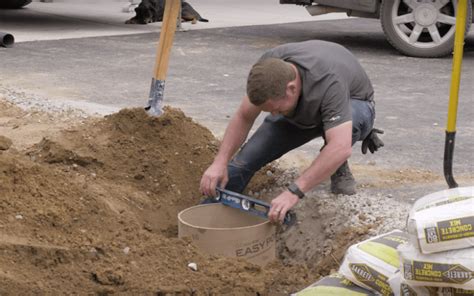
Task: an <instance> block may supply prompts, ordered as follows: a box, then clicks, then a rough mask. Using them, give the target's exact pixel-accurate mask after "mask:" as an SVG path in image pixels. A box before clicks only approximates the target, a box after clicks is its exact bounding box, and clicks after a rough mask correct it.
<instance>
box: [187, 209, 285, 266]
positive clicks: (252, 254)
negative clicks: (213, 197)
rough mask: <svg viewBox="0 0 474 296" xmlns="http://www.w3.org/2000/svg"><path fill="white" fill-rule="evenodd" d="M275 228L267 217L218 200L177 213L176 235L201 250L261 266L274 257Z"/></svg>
mask: <svg viewBox="0 0 474 296" xmlns="http://www.w3.org/2000/svg"><path fill="white" fill-rule="evenodd" d="M275 232H276V228H275V226H274V225H273V224H271V223H270V221H268V220H267V219H264V218H261V217H257V216H253V215H249V214H248V213H245V212H243V211H240V210H237V209H233V208H230V207H227V206H224V205H222V204H220V203H216V204H205V205H198V206H194V207H191V208H188V209H185V210H183V211H181V212H180V213H179V214H178V236H179V237H180V238H184V237H189V238H191V239H192V241H193V243H194V244H195V245H196V246H197V247H198V248H199V249H200V250H201V251H203V252H205V253H207V254H212V255H222V256H225V257H232V258H242V259H246V260H247V261H249V262H252V263H255V264H258V265H261V266H264V265H266V264H267V263H270V262H272V261H274V260H275V258H276V248H275Z"/></svg>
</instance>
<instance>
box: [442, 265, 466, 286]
mask: <svg viewBox="0 0 474 296" xmlns="http://www.w3.org/2000/svg"><path fill="white" fill-rule="evenodd" d="M443 276H445V277H446V278H448V279H449V280H451V281H452V282H453V283H458V284H464V283H465V282H468V281H470V280H471V279H472V277H473V276H472V272H471V271H470V270H469V269H467V268H465V267H464V266H462V265H456V266H454V267H453V268H451V269H450V270H448V271H445V272H444V273H443Z"/></svg>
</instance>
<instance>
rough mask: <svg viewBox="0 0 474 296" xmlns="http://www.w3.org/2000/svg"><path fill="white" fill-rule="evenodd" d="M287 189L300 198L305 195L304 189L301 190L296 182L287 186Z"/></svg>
mask: <svg viewBox="0 0 474 296" xmlns="http://www.w3.org/2000/svg"><path fill="white" fill-rule="evenodd" d="M287 189H288V191H289V192H291V193H293V194H294V195H296V196H298V197H299V198H300V199H302V198H303V197H304V193H303V191H301V190H300V188H299V187H298V185H296V184H295V183H291V184H290V185H289V186H288V187H287Z"/></svg>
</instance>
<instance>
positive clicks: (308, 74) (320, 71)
mask: <svg viewBox="0 0 474 296" xmlns="http://www.w3.org/2000/svg"><path fill="white" fill-rule="evenodd" d="M270 57H274V58H280V59H283V60H285V61H287V62H290V63H292V64H294V65H295V66H296V67H297V69H298V72H299V74H300V76H301V82H302V89H301V96H300V98H299V100H298V104H297V106H296V109H295V112H294V113H293V114H292V115H291V116H289V117H286V118H287V120H288V121H290V122H291V123H293V124H295V125H296V126H298V127H300V128H304V129H308V128H315V127H322V128H323V129H324V130H325V131H326V130H328V129H330V128H332V127H335V126H338V125H340V124H341V123H344V122H347V121H350V120H352V113H351V112H352V111H351V104H350V99H358V100H365V101H369V100H373V97H374V90H373V88H372V84H371V83H370V80H369V77H368V76H367V74H366V73H365V71H364V69H363V68H362V66H361V65H360V64H359V62H358V61H357V59H356V58H355V57H354V56H353V55H352V53H350V52H349V51H348V50H347V49H346V48H344V47H342V46H341V45H338V44H336V43H332V42H326V41H319V40H314V41H305V42H299V43H289V44H284V45H280V46H278V47H275V48H273V49H271V50H269V51H267V52H266V53H265V54H264V55H263V56H262V57H261V58H260V59H261V60H262V59H265V58H270Z"/></svg>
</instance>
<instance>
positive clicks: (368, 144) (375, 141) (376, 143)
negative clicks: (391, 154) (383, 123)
mask: <svg viewBox="0 0 474 296" xmlns="http://www.w3.org/2000/svg"><path fill="white" fill-rule="evenodd" d="M383 133H384V131H383V130H379V129H376V128H373V129H372V130H371V131H370V133H369V135H368V136H367V137H365V139H364V141H362V148H361V150H362V154H366V153H367V148H369V151H370V153H374V152H375V151H377V150H378V149H379V148H380V147H383V146H384V144H383V142H382V140H380V139H379V137H378V136H377V134H383Z"/></svg>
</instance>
